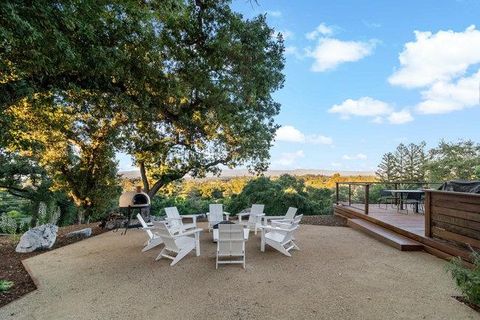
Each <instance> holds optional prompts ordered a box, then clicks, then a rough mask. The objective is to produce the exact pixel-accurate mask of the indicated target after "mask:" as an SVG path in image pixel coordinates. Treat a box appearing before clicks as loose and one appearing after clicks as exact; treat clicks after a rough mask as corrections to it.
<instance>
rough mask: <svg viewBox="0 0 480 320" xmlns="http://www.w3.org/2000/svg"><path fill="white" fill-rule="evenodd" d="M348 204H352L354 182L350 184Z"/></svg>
mask: <svg viewBox="0 0 480 320" xmlns="http://www.w3.org/2000/svg"><path fill="white" fill-rule="evenodd" d="M348 205H349V206H351V205H352V184H351V183H349V184H348Z"/></svg>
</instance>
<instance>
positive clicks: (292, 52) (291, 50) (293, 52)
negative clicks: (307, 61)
mask: <svg viewBox="0 0 480 320" xmlns="http://www.w3.org/2000/svg"><path fill="white" fill-rule="evenodd" d="M285 55H288V56H294V57H295V58H297V59H302V58H303V55H302V53H300V50H298V48H297V47H295V46H288V47H285Z"/></svg>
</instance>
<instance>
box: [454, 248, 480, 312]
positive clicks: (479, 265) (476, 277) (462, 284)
mask: <svg viewBox="0 0 480 320" xmlns="http://www.w3.org/2000/svg"><path fill="white" fill-rule="evenodd" d="M472 257H473V265H474V266H473V269H469V268H467V267H465V266H464V265H463V263H462V259H460V258H455V259H452V261H451V262H450V263H449V264H448V266H447V270H448V271H450V273H451V274H452V278H453V279H454V280H455V283H456V284H457V287H458V288H459V289H460V291H461V292H462V294H463V295H464V296H465V298H466V299H467V300H468V301H469V302H471V303H473V304H476V305H479V306H480V253H479V252H475V251H474V250H472Z"/></svg>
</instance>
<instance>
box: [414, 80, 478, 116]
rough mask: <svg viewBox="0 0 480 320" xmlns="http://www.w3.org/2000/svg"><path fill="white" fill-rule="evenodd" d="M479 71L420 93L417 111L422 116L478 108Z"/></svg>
mask: <svg viewBox="0 0 480 320" xmlns="http://www.w3.org/2000/svg"><path fill="white" fill-rule="evenodd" d="M479 84H480V71H478V72H477V73H476V74H474V75H472V76H470V77H465V78H460V79H459V80H457V81H456V82H444V81H439V82H436V83H434V84H433V85H432V86H430V88H428V89H427V90H425V91H422V98H423V101H422V102H420V103H419V104H418V105H417V108H416V109H417V111H418V112H420V113H423V114H435V113H448V112H451V111H457V110H462V109H464V108H471V107H474V106H478V104H479V99H480V97H479V95H480V89H479Z"/></svg>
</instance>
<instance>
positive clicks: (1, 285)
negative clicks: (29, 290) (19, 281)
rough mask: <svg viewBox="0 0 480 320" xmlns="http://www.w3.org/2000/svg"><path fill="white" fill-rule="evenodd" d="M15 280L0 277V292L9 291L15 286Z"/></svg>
mask: <svg viewBox="0 0 480 320" xmlns="http://www.w3.org/2000/svg"><path fill="white" fill-rule="evenodd" d="M13 285H14V283H13V281H8V280H4V279H0V292H8V290H10V289H11V288H12V287H13Z"/></svg>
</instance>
